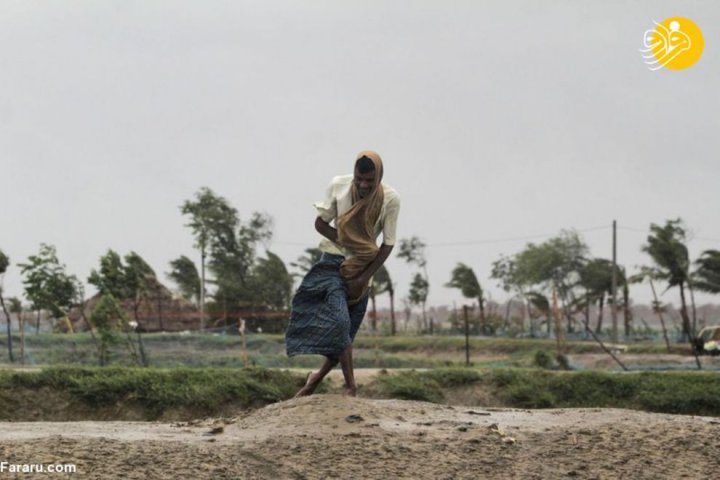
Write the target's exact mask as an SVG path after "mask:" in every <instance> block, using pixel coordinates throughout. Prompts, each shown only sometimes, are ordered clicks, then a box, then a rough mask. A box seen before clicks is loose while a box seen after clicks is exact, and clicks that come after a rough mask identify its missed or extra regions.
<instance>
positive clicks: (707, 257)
mask: <svg viewBox="0 0 720 480" xmlns="http://www.w3.org/2000/svg"><path fill="white" fill-rule="evenodd" d="M695 264H696V265H697V266H698V268H697V269H696V270H695V275H694V277H695V281H693V285H694V286H695V287H696V288H698V289H699V290H702V291H704V292H708V293H720V250H705V251H704V252H703V253H702V255H700V258H698V259H697V260H695Z"/></svg>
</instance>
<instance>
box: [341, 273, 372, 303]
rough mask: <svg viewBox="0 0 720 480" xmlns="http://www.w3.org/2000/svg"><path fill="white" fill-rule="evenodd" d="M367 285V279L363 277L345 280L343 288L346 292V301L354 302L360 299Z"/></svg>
mask: <svg viewBox="0 0 720 480" xmlns="http://www.w3.org/2000/svg"><path fill="white" fill-rule="evenodd" d="M367 285H368V279H367V278H366V277H365V275H360V276H358V277H355V278H351V279H349V280H346V281H345V286H346V287H347V291H348V299H350V300H356V299H358V298H360V296H361V295H362V293H363V290H365V287H367Z"/></svg>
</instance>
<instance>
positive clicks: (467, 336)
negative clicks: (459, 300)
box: [463, 305, 470, 367]
mask: <svg viewBox="0 0 720 480" xmlns="http://www.w3.org/2000/svg"><path fill="white" fill-rule="evenodd" d="M463 316H464V317H465V366H466V367H469V366H470V324H469V321H468V306H467V305H463Z"/></svg>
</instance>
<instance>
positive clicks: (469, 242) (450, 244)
mask: <svg viewBox="0 0 720 480" xmlns="http://www.w3.org/2000/svg"><path fill="white" fill-rule="evenodd" d="M610 228H611V226H610V225H603V226H599V227H590V228H583V229H575V230H574V231H576V232H581V233H585V232H593V231H596V230H607V229H610ZM553 235H557V232H555V233H541V234H537V235H527V236H523V237H506V238H494V239H485V240H466V241H461V242H442V243H430V244H428V245H427V246H428V247H441V248H442V247H455V246H462V245H487V244H491V243H504V242H516V241H521V240H533V239H536V238H547V237H552V236H553Z"/></svg>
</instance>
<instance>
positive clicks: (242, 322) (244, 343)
mask: <svg viewBox="0 0 720 480" xmlns="http://www.w3.org/2000/svg"><path fill="white" fill-rule="evenodd" d="M238 332H239V333H240V336H241V337H242V351H243V368H248V353H247V340H246V338H245V319H244V318H241V319H240V320H239V322H238Z"/></svg>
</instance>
